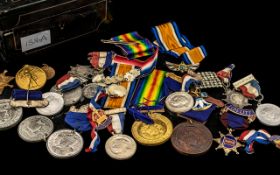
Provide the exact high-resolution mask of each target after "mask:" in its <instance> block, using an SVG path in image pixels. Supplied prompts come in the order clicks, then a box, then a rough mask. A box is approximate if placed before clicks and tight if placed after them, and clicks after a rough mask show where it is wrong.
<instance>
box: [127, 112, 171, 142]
mask: <svg viewBox="0 0 280 175" xmlns="http://www.w3.org/2000/svg"><path fill="white" fill-rule="evenodd" d="M149 116H150V117H151V119H152V120H153V121H154V124H146V123H144V122H142V121H135V122H134V123H133V125H132V128H131V132H132V135H133V137H134V138H135V140H137V141H138V142H139V143H140V144H142V145H147V146H156V145H160V144H163V143H165V142H166V141H167V140H168V139H169V138H170V137H171V134H172V132H173V125H172V122H171V121H170V120H169V119H168V118H167V117H165V116H163V115H161V114H158V113H150V114H149Z"/></svg>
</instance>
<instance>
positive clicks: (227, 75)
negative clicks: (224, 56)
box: [217, 64, 235, 84]
mask: <svg viewBox="0 0 280 175" xmlns="http://www.w3.org/2000/svg"><path fill="white" fill-rule="evenodd" d="M234 68H235V65H234V64H231V65H229V66H227V67H226V68H224V69H223V70H220V71H219V72H217V76H218V77H219V78H220V79H221V80H222V81H223V82H224V83H226V84H228V83H230V81H231V78H232V70H233V69H234Z"/></svg>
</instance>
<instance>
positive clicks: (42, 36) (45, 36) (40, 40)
mask: <svg viewBox="0 0 280 175" xmlns="http://www.w3.org/2000/svg"><path fill="white" fill-rule="evenodd" d="M20 42H21V50H22V52H26V51H28V50H32V49H35V48H38V47H42V46H45V45H48V44H51V31H50V30H45V31H42V32H39V33H35V34H32V35H28V36H26V37H22V38H20Z"/></svg>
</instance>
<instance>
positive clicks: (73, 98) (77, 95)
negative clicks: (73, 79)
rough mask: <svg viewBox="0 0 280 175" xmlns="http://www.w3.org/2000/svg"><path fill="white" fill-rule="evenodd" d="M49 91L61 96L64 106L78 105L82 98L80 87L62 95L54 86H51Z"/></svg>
mask: <svg viewBox="0 0 280 175" xmlns="http://www.w3.org/2000/svg"><path fill="white" fill-rule="evenodd" d="M50 91H51V92H56V93H58V94H61V95H62V97H63V99H64V106H71V105H74V104H76V103H78V102H79V101H80V100H81V99H82V97H83V91H82V88H81V87H80V86H79V87H77V88H75V89H72V90H70V91H67V92H64V93H61V92H60V91H59V90H57V88H56V86H53V87H52V88H51V89H50Z"/></svg>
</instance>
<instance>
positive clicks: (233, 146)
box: [214, 130, 244, 156]
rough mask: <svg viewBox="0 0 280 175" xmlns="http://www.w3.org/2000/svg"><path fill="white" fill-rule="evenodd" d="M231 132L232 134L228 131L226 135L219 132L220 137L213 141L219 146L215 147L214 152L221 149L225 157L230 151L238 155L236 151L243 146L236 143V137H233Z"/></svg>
mask: <svg viewBox="0 0 280 175" xmlns="http://www.w3.org/2000/svg"><path fill="white" fill-rule="evenodd" d="M231 132H232V130H229V133H228V134H226V135H224V134H223V133H221V132H219V134H220V137H219V138H215V139H214V141H215V142H217V143H218V144H219V145H218V146H217V148H216V150H218V149H223V150H224V152H225V155H226V156H227V155H228V154H229V153H230V152H231V151H233V152H235V153H236V154H239V152H238V151H237V149H238V148H239V147H242V146H244V145H242V144H240V143H239V142H238V137H234V136H233V135H232V133H231Z"/></svg>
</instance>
